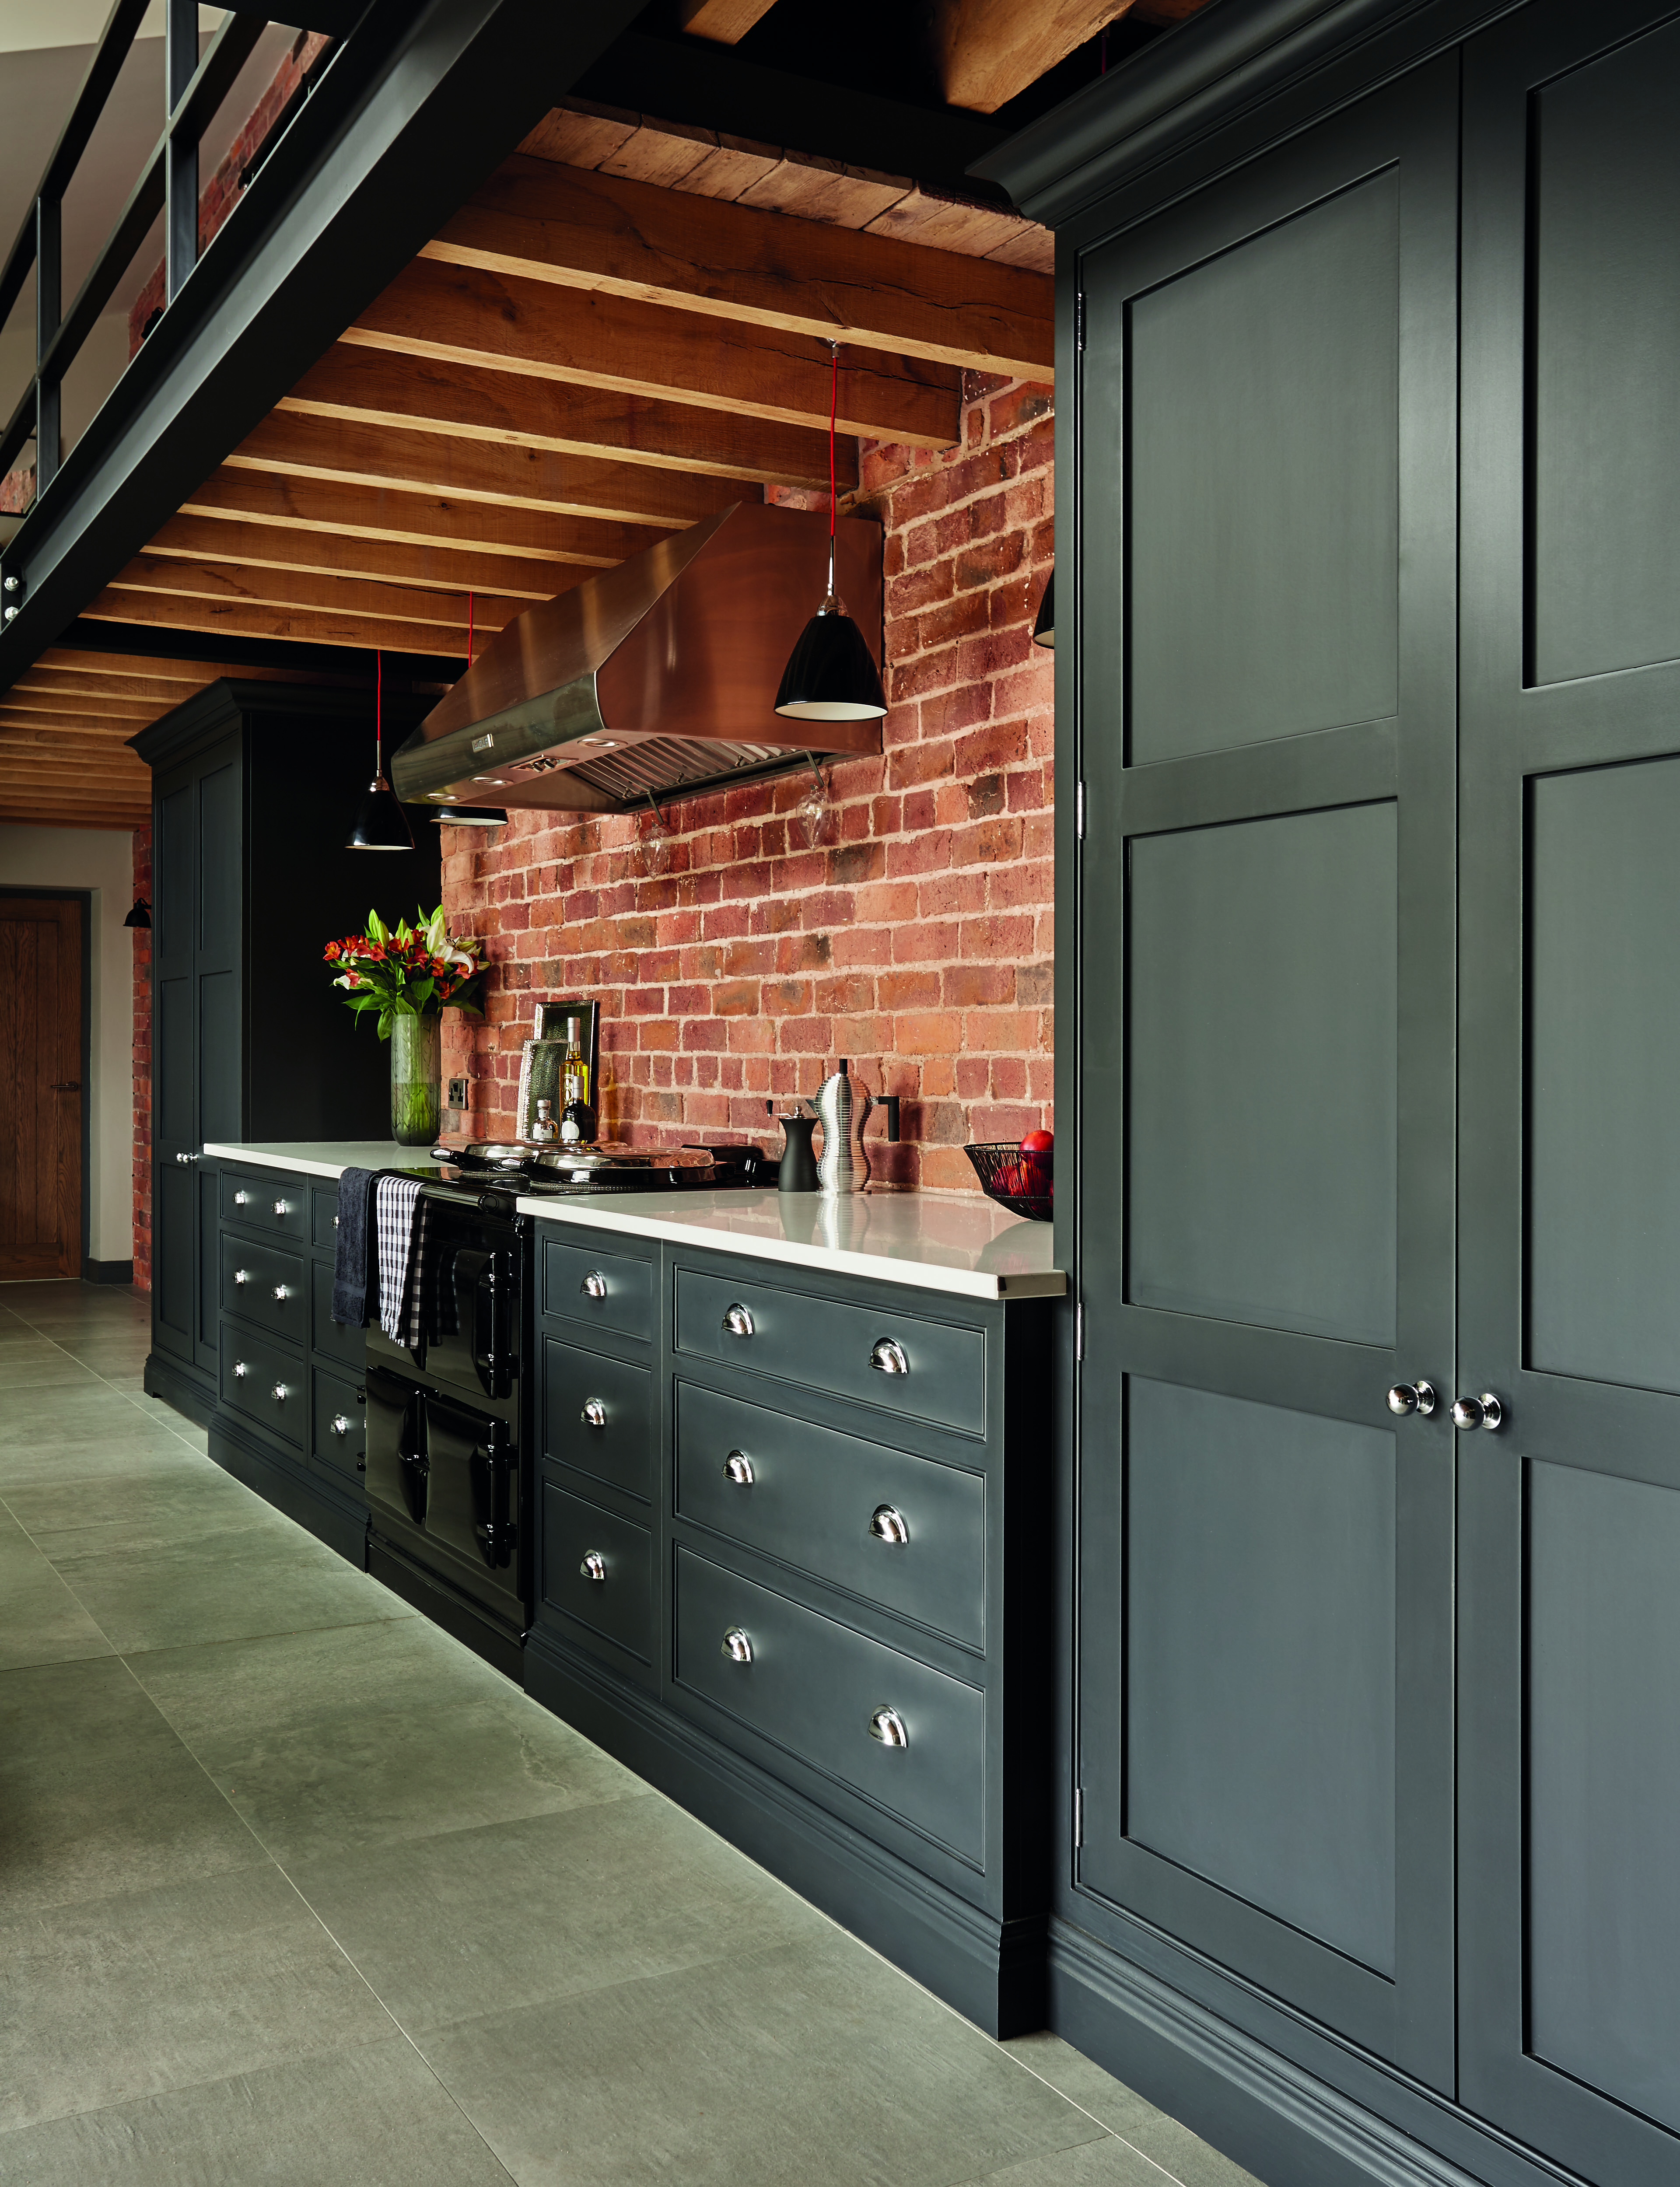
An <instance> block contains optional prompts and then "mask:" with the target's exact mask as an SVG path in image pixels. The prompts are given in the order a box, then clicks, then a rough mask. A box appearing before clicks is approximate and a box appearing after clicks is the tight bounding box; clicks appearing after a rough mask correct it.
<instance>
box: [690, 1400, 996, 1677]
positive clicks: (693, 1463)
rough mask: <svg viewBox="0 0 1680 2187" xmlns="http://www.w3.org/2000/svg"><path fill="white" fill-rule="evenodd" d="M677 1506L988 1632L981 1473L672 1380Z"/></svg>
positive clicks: (977, 1641)
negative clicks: (675, 1416) (673, 1384)
mask: <svg viewBox="0 0 1680 2187" xmlns="http://www.w3.org/2000/svg"><path fill="white" fill-rule="evenodd" d="M677 1512H678V1514H679V1515H680V1516H681V1517H683V1518H684V1519H691V1520H693V1521H694V1523H695V1524H696V1525H697V1526H710V1527H711V1528H713V1529H714V1531H715V1532H718V1533H720V1534H727V1535H728V1536H729V1537H730V1538H732V1539H733V1540H734V1541H737V1542H742V1543H745V1544H746V1546H747V1547H748V1548H749V1549H761V1550H763V1551H764V1552H765V1553H766V1555H769V1556H773V1557H779V1558H781V1560H783V1562H784V1564H790V1565H796V1566H799V1567H800V1569H801V1571H808V1572H812V1573H814V1574H815V1575H816V1577H818V1578H819V1579H825V1580H829V1581H831V1582H832V1583H834V1586H836V1587H843V1588H848V1589H849V1590H850V1591H851V1593H852V1594H859V1595H862V1596H863V1597H864V1599H866V1600H867V1601H869V1602H876V1603H879V1605H881V1607H882V1608H883V1609H884V1610H891V1611H896V1613H897V1614H898V1615H899V1616H903V1617H913V1618H915V1619H916V1620H917V1621H918V1622H919V1623H921V1624H923V1625H927V1626H930V1627H931V1628H933V1629H934V1630H935V1631H936V1632H938V1633H947V1634H948V1635H949V1636H950V1638H951V1639H953V1640H957V1641H960V1642H961V1643H962V1644H964V1646H966V1647H969V1648H975V1649H980V1650H983V1649H984V1648H985V1646H986V1482H985V1481H984V1480H983V1479H982V1478H981V1477H980V1476H979V1475H978V1474H974V1473H964V1472H962V1471H960V1470H958V1468H957V1467H955V1466H951V1465H937V1464H936V1462H935V1461H934V1460H933V1459H927V1458H913V1457H911V1456H910V1455H909V1454H908V1453H907V1452H905V1451H902V1450H888V1449H886V1448H885V1447H884V1446H883V1445H881V1444H879V1443H874V1442H864V1441H863V1440H862V1437H861V1436H849V1435H842V1434H841V1433H840V1431H838V1430H837V1429H834V1428H820V1427H813V1426H812V1425H811V1424H810V1423H809V1422H808V1421H806V1420H790V1419H789V1417H788V1416H787V1414H784V1413H773V1412H769V1411H767V1409H766V1408H764V1407H763V1406H761V1405H749V1404H745V1403H743V1402H742V1401H741V1400H740V1399H739V1398H738V1397H723V1396H721V1395H720V1394H719V1393H718V1392H717V1391H716V1390H706V1389H702V1388H700V1386H698V1385H697V1384H695V1383H692V1382H681V1383H679V1384H678V1385H677ZM901 1536H902V1538H901Z"/></svg>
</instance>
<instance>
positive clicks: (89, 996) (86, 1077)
mask: <svg viewBox="0 0 1680 2187" xmlns="http://www.w3.org/2000/svg"><path fill="white" fill-rule="evenodd" d="M93 895H94V891H93V890H92V889H85V888H84V889H78V888H25V887H23V886H21V885H17V886H14V885H13V884H12V883H10V882H9V881H8V882H0V897H13V898H16V897H25V898H27V899H29V900H30V901H31V902H36V903H39V902H42V901H43V900H45V901H47V902H55V903H65V902H70V903H79V904H80V905H81V1236H80V1237H79V1238H78V1239H77V1240H76V1259H77V1263H78V1266H77V1272H76V1275H75V1276H74V1277H62V1276H58V1277H48V1278H46V1279H44V1280H46V1281H48V1282H49V1283H65V1282H77V1283H86V1282H87V1280H88V1277H87V1271H88V1268H89V1267H90V1266H91V1265H92V1263H91V1262H90V1260H89V1257H88V1252H87V1241H88V1240H89V1238H90V1237H91V1235H92V1234H93V1208H92V1206H90V1204H89V1197H88V1190H87V1179H88V1174H89V1172H90V1171H91V1169H92V1167H93V1098H92V1097H93V1078H92V1075H91V1071H92V1064H93ZM131 1000H132V998H131ZM129 1108H130V1110H131V1113H132V1109H133V1096H132V1087H131V1089H130V1098H129Z"/></svg>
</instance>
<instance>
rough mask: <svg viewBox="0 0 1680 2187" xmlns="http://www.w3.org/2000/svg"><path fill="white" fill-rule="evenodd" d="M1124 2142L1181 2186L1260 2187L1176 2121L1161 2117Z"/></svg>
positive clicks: (1129, 2135)
mask: <svg viewBox="0 0 1680 2187" xmlns="http://www.w3.org/2000/svg"><path fill="white" fill-rule="evenodd" d="M1126 2139H1127V2140H1128V2141H1129V2142H1130V2143H1131V2144H1132V2146H1133V2147H1134V2148H1135V2149H1139V2150H1142V2151H1143V2155H1144V2156H1148V2157H1150V2158H1152V2159H1153V2161H1154V2162H1155V2163H1157V2164H1158V2165H1160V2168H1161V2170H1162V2171H1163V2172H1166V2173H1170V2174H1171V2176H1172V2178H1173V2179H1176V2180H1177V2181H1178V2182H1179V2183H1180V2187H1260V2183H1259V2181H1258V2180H1256V2178H1255V2176H1254V2174H1253V2173H1251V2172H1245V2171H1244V2169H1243V2167H1242V2166H1241V2165H1240V2164H1233V2162H1232V2161H1231V2159H1230V2158H1229V2157H1228V2156H1221V2155H1220V2153H1219V2151H1218V2150H1216V2149H1211V2148H1210V2147H1209V2145H1207V2143H1206V2142H1205V2141H1203V2140H1202V2139H1201V2138H1200V2136H1199V2135H1197V2134H1192V2133H1191V2131H1190V2129H1189V2128H1188V2127H1187V2126H1183V2125H1181V2124H1180V2123H1179V2122H1178V2121H1177V2119H1175V2118H1167V2117H1164V2116H1163V2117H1159V2118H1156V2119H1153V2120H1151V2121H1150V2122H1149V2124H1148V2125H1147V2126H1142V2127H1139V2128H1137V2130H1136V2131H1135V2132H1133V2133H1128V2134H1127V2137H1126Z"/></svg>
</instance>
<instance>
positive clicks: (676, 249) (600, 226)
mask: <svg viewBox="0 0 1680 2187" xmlns="http://www.w3.org/2000/svg"><path fill="white" fill-rule="evenodd" d="M420 255H421V256H423V257H426V258H435V259H441V260H443V261H447V263H450V264H452V265H457V266H475V267H480V268H481V269H483V270H484V271H486V272H488V273H500V274H503V275H515V276H520V277H523V278H526V279H530V280H539V281H551V282H553V283H554V284H557V285H559V286H560V287H562V288H573V289H586V290H605V291H607V292H608V293H609V294H610V295H619V296H627V297H632V298H634V297H641V298H643V299H645V300H646V301H649V302H653V303H660V304H665V305H667V306H675V307H677V308H678V309H681V310H686V311H690V312H703V313H705V314H708V315H710V316H714V317H716V318H724V319H737V320H743V321H745V322H746V323H749V324H750V325H754V326H761V327H768V328H771V329H774V330H775V331H776V332H778V333H784V334H800V335H807V336H816V337H819V338H822V339H824V340H836V341H845V342H851V343H857V344H861V345H862V346H866V347H868V348H873V349H882V350H887V351H891V352H892V353H893V354H895V355H897V356H905V357H928V358H931V359H934V360H936V362H939V363H946V364H953V365H960V366H964V367H968V368H973V369H975V370H980V371H986V372H1002V373H1007V374H1012V375H1017V376H1020V377H1022V378H1025V379H1042V380H1048V379H1050V378H1051V377H1052V375H1053V374H1054V369H1055V339H1054V324H1053V315H1054V282H1053V280H1052V278H1051V277H1050V276H1049V275H1048V274H1044V273H1027V272H1025V271H1024V270H1023V269H1021V268H1020V267H1013V266H1000V265H997V264H996V263H995V262H993V261H991V260H989V259H984V258H966V257H964V256H960V255H959V254H958V253H957V252H955V251H947V250H925V249H923V248H921V247H920V246H919V245H915V244H913V243H902V242H900V241H899V240H898V239H897V238H896V237H895V236H887V235H864V234H860V233H857V232H856V231H855V230H852V229H849V228H831V227H829V226H826V225H825V224H824V223H823V222H821V221H812V220H799V219H795V217H793V216H791V215H789V214H787V213H778V212H761V211H759V210H758V209H757V208H756V207H755V206H751V205H728V204H723V203H720V202H718V201H717V200H715V199H712V198H702V197H691V196H688V195H687V194H684V193H683V192H681V191H677V190H662V189H659V188H655V187H654V186H653V185H652V184H651V183H632V182H627V181H625V180H623V179H622V178H621V177H618V176H616V175H606V174H602V173H600V172H598V171H591V170H590V169H587V168H582V167H560V166H555V165H554V164H553V162H552V161H550V160H533V159H531V158H529V157H525V156H521V155H515V156H514V158H513V159H511V160H508V161H507V162H506V163H505V164H504V165H503V166H502V167H501V168H500V169H499V170H498V171H497V173H496V174H494V175H493V176H492V177H491V179H490V181H489V182H488V183H486V185H485V187H484V188H482V189H481V190H480V192H479V193H478V194H477V195H476V196H475V197H473V198H471V199H469V200H468V202H467V203H466V204H465V205H464V206H463V207H462V208H461V210H460V211H459V212H458V213H457V214H456V215H455V216H454V217H453V218H452V219H451V220H449V221H447V222H445V223H444V226H443V228H442V229H441V231H440V233H438V235H437V236H436V237H435V239H433V240H432V241H431V242H430V243H428V244H427V245H425V246H424V249H423V250H422V251H421V254H420Z"/></svg>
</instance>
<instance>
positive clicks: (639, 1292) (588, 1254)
mask: <svg viewBox="0 0 1680 2187" xmlns="http://www.w3.org/2000/svg"><path fill="white" fill-rule="evenodd" d="M542 1311H543V1313H554V1314H561V1315H564V1316H565V1318H566V1320H568V1321H582V1322H587V1323H591V1324H593V1325H594V1326H595V1327H597V1328H598V1329H610V1330H615V1332H616V1333H617V1334H618V1335H620V1336H639V1337H641V1338H642V1339H643V1341H650V1340H651V1339H652V1336H653V1333H654V1269H653V1263H652V1262H649V1261H632V1260H627V1259H626V1257H625V1256H624V1255H623V1254H621V1253H600V1252H597V1251H595V1249H594V1247H593V1246H592V1245H562V1244H561V1243H560V1241H559V1240H558V1239H555V1238H544V1239H543V1240H542Z"/></svg>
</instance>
